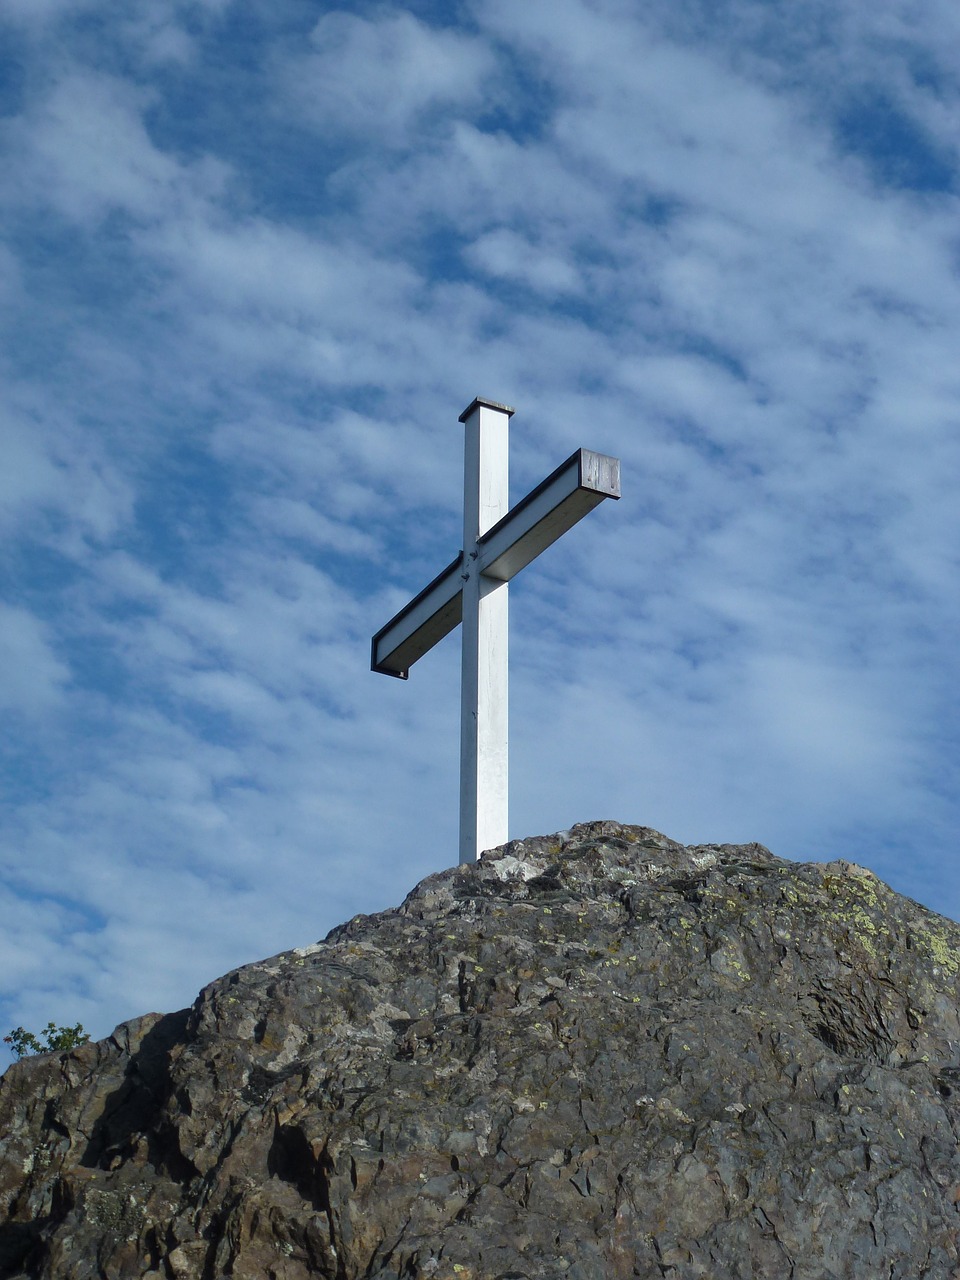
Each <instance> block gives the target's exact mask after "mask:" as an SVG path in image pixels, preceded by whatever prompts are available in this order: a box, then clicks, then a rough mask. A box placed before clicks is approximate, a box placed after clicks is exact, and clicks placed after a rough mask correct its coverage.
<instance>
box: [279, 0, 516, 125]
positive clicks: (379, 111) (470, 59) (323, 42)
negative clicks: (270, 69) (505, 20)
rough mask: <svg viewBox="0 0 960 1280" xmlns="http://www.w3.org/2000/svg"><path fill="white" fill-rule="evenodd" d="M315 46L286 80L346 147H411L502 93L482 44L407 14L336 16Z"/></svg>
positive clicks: (315, 36) (316, 34)
mask: <svg viewBox="0 0 960 1280" xmlns="http://www.w3.org/2000/svg"><path fill="white" fill-rule="evenodd" d="M310 43H311V45H312V46H313V52H311V53H310V54H306V55H300V56H298V57H296V58H293V59H291V60H290V61H289V62H285V63H284V64H282V75H283V78H284V80H285V82H286V83H287V85H288V92H289V93H290V96H291V99H292V101H293V102H294V103H296V105H297V107H298V108H300V109H302V110H305V111H306V112H307V114H308V116H309V117H310V118H311V119H312V121H313V122H314V124H315V125H317V126H318V127H321V128H323V129H325V130H333V131H335V132H336V136H337V138H338V140H340V141H341V142H342V140H344V139H347V138H350V137H352V136H356V135H361V136H364V135H366V136H372V137H374V138H376V139H377V141H378V142H382V141H389V142H393V143H394V144H395V145H396V144H401V145H409V144H410V142H411V141H413V139H411V137H410V134H411V131H412V130H414V129H416V128H417V127H418V126H420V125H421V123H422V122H423V119H424V117H425V116H427V115H428V114H430V115H435V114H437V113H439V112H440V111H441V110H442V111H444V112H446V111H449V110H451V109H454V108H456V107H464V106H473V105H475V104H476V103H477V102H478V101H480V100H481V99H482V96H483V95H487V96H493V95H494V94H495V93H496V68H495V65H494V63H493V59H492V57H491V55H490V53H489V52H488V51H487V50H486V49H485V48H484V47H483V45H482V44H480V43H479V42H478V41H477V40H475V39H472V38H471V37H469V36H466V35H464V34H462V33H461V32H459V31H454V30H452V29H448V30H442V29H437V28H435V27H431V26H428V25H427V24H426V23H424V22H421V21H420V20H419V19H418V18H416V17H415V16H414V15H413V14H411V13H409V12H407V11H406V10H404V9H397V8H394V9H392V10H391V9H389V8H388V9H384V10H382V11H381V12H380V14H379V15H378V16H377V17H375V18H373V19H367V18H362V17H360V16H358V15H356V14H352V13H349V12H346V11H344V10H334V11H333V12H331V13H327V14H325V15H324V16H323V17H322V18H321V19H320V21H319V22H318V23H317V25H316V26H315V27H314V29H313V31H312V33H311V36H310Z"/></svg>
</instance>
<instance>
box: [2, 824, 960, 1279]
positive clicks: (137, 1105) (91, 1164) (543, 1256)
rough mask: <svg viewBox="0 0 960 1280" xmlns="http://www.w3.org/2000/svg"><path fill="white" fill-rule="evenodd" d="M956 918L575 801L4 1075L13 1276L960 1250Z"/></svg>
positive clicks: (630, 1273)
mask: <svg viewBox="0 0 960 1280" xmlns="http://www.w3.org/2000/svg"><path fill="white" fill-rule="evenodd" d="M958 944H960V927H958V926H957V925H955V924H953V923H951V922H950V921H947V920H945V919H943V918H942V917H939V916H937V915H935V914H933V913H931V912H929V911H926V910H925V909H923V908H922V907H920V906H918V905H917V904H916V903H913V902H911V901H909V900H907V899H905V898H903V897H900V896H898V895H897V894H895V893H893V892H892V891H891V890H890V889H889V888H887V887H886V886H885V885H883V884H882V883H881V882H880V881H878V880H877V879H876V878H875V877H874V876H873V875H872V874H871V873H870V872H868V871H865V870H863V869H862V868H860V867H856V866H853V865H851V864H849V863H846V862H831V863H827V864H825V865H821V864H797V863H789V862H783V861H781V860H779V859H777V858H775V857H773V856H772V855H771V854H770V853H769V852H768V851H767V850H766V849H764V848H762V847H761V846H759V845H747V846H731V845H707V846H701V847H697V848H684V847H683V846H681V845H678V844H676V843H674V842H673V841H671V840H668V839H667V838H666V837H664V836H662V835H659V834H658V833H656V832H654V831H651V830H649V829H646V828H643V827H626V826H621V825H619V824H617V823H610V822H603V823H591V824H588V825H584V826H580V827H577V828H575V829H574V830H573V831H571V832H564V833H561V834H560V835H557V836H552V837H546V838H542V839H534V840H527V841H523V842H514V843H513V844H510V845H507V846H505V847H504V848H501V849H497V850H493V851H491V852H490V853H488V854H486V855H485V856H484V858H483V859H482V860H481V861H480V862H479V863H478V864H476V865H472V866H467V867H457V868H454V869H452V870H450V871H445V872H443V873H441V874H439V875H435V876H431V877H430V878H429V879H427V880H425V881H424V882H423V883H422V884H420V885H418V886H417V888H416V889H415V890H414V891H413V892H412V893H411V894H410V896H409V897H408V898H407V900H406V901H405V902H404V903H403V905H402V906H401V907H400V908H399V909H397V910H394V911H387V912H384V913H383V914H381V915H378V916H372V917H367V916H359V917H357V918H355V919H353V920H351V921H350V922H349V923H347V924H345V925H343V926H342V927H340V928H338V929H335V930H334V931H333V932H332V933H331V934H330V935H329V936H328V937H327V938H326V939H325V940H324V941H323V942H321V943H318V944H317V945H316V946H311V947H306V948H301V949H298V950H295V951H290V952H287V953H285V954H283V955H280V956H277V957H275V958H273V959H271V960H266V961H263V962H262V963H259V964H253V965H249V966H247V967H245V968H243V969H239V970H237V971H236V972H234V973H231V974H228V975H227V976H226V977H224V978H221V979H219V980H218V981H217V982H214V983H212V984H211V985H210V986H209V987H207V988H206V989H205V990H204V991H203V992H201V994H200V996H199V998H198V999H197V1002H196V1003H195V1005H194V1006H193V1008H192V1009H190V1010H188V1011H185V1012H183V1013H178V1014H172V1015H169V1016H166V1017H160V1016H157V1015H152V1016H150V1017H147V1018H142V1019H140V1020H138V1021H136V1022H133V1023H129V1024H127V1025H125V1026H122V1027H120V1028H118V1029H117V1031H116V1032H114V1034H113V1036H111V1037H110V1038H109V1039H108V1040H105V1041H102V1042H101V1043H99V1044H89V1045H85V1046H83V1047H82V1048H79V1049H76V1050H73V1051H72V1052H69V1053H63V1054H49V1055H46V1056H44V1057H41V1058H34V1059H26V1060H24V1061H23V1062H21V1063H18V1064H17V1065H15V1066H13V1067H11V1068H10V1069H9V1070H8V1072H7V1073H6V1075H5V1076H4V1078H3V1081H2V1084H0V1126H2V1133H3V1135H4V1141H3V1158H2V1165H0V1211H2V1215H3V1225H2V1226H0V1276H3V1277H34V1278H41V1277H42V1278H44V1280H46V1278H49V1280H54V1278H55V1280H92V1278H93V1277H109V1278H110V1280H113V1278H114V1277H117V1278H120V1277H138V1278H139V1277H144V1278H146V1277H150V1278H151V1280H157V1278H159V1277H164V1280H221V1278H223V1277H232V1278H233V1280H306V1278H307V1277H327V1278H329V1280H354V1278H359V1277H370V1278H371V1280H372V1278H376V1280H401V1278H406V1277H409V1278H411V1280H413V1278H420V1277H423V1278H424V1280H426V1278H431V1280H522V1278H524V1277H528V1278H530V1280H533V1278H534V1277H567V1278H568V1280H602V1278H606V1277H641V1278H642V1280H661V1278H662V1277H673V1280H699V1278H701V1277H702V1278H703V1280H708V1278H709V1280H735V1278H736V1280H741V1278H742V1280H756V1278H759V1277H771V1278H774V1277H775V1278H776V1280H787V1278H788V1277H790V1278H792V1280H825V1278H826V1277H851V1278H852V1277H857V1280H874V1278H875V1280H880V1278H881V1277H882V1278H883V1280H920V1278H921V1277H923V1278H926V1280H948V1278H949V1280H952V1278H954V1277H956V1276H958V1275H960V1261H958V1230H960V1208H958V1204H960V1152H958V1126H960V1021H958V989H957V978H958V968H960V952H958Z"/></svg>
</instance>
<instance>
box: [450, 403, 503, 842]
mask: <svg viewBox="0 0 960 1280" xmlns="http://www.w3.org/2000/svg"><path fill="white" fill-rule="evenodd" d="M512 414H513V410H512V409H509V408H507V406H506V405H498V404H494V403H493V402H492V401H484V400H480V399H477V400H474V402H473V403H472V404H471V405H470V406H469V408H468V409H466V410H465V411H464V412H463V413H462V414H461V415H460V421H461V422H462V423H463V425H464V431H465V440H464V454H463V568H462V571H461V575H460V576H461V579H462V581H463V588H462V598H463V625H462V629H461V630H462V636H461V639H462V655H463V656H462V663H461V668H460V671H461V676H460V861H461V862H473V861H474V860H475V859H476V858H479V856H480V854H481V852H482V851H483V850H484V849H492V848H494V847H495V846H496V845H498V844H503V843H505V841H506V839H507V778H508V767H509V760H508V751H509V748H508V727H507V725H508V694H507V688H508V685H507V647H508V642H509V641H508V637H509V627H508V600H507V583H506V582H501V581H499V580H498V579H496V578H489V577H486V576H485V575H484V574H482V573H481V572H480V539H481V538H482V537H483V535H484V534H485V533H486V532H487V531H488V530H489V529H492V528H493V526H494V525H495V524H498V523H499V521H501V520H502V519H503V517H504V516H505V515H506V514H507V509H508V506H509V441H508V427H509V423H510V418H511V415H512Z"/></svg>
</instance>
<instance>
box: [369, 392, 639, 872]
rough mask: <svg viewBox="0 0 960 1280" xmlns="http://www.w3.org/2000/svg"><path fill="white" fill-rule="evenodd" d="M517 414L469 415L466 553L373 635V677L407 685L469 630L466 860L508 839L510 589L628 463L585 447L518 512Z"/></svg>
mask: <svg viewBox="0 0 960 1280" xmlns="http://www.w3.org/2000/svg"><path fill="white" fill-rule="evenodd" d="M513 413H514V410H513V409H511V408H509V407H508V406H507V405H505V404H497V403H496V401H494V400H484V399H481V398H480V397H477V399H476V400H474V401H473V403H472V404H471V405H470V406H469V407H468V408H466V409H465V410H464V411H463V413H462V414H461V415H460V419H459V421H460V422H462V423H463V425H464V429H465V441H464V461H463V548H464V549H463V550H462V551H461V552H460V554H459V555H458V556H457V558H456V560H454V561H453V563H452V564H449V565H447V567H446V569H444V571H443V572H442V573H441V574H440V575H439V576H438V577H436V578H434V580H433V582H431V583H430V584H429V585H428V586H426V587H424V589H423V590H422V591H421V592H420V594H419V595H418V596H414V598H413V599H412V600H411V601H410V603H409V604H408V605H405V606H404V608H402V609H401V610H400V612H399V613H398V614H396V615H395V616H394V617H393V618H391V619H390V621H389V622H388V623H387V625H386V626H385V627H383V628H382V630H380V631H378V632H377V634H376V635H375V636H374V637H373V646H372V658H371V664H370V665H371V667H372V668H373V670H374V671H379V672H382V673H383V674H384V675H388V676H398V677H399V678H400V679H402V680H406V678H407V676H408V675H409V672H410V668H411V667H412V666H413V664H414V663H415V662H416V661H417V659H418V658H422V657H423V655H424V654H425V653H427V652H428V651H429V650H430V649H432V648H433V646H434V645H435V644H436V643H437V642H438V641H439V640H442V639H443V637H444V636H445V635H448V634H449V633H450V632H451V631H452V630H453V629H454V627H455V626H457V624H458V623H461V622H462V624H463V629H462V643H463V649H462V657H461V667H460V861H461V862H473V861H474V860H475V859H477V858H479V857H480V854H481V853H482V852H483V850H484V849H492V848H494V847H495V846H497V845H500V844H504V843H505V842H506V840H507V583H508V582H509V581H510V579H511V578H513V577H514V576H515V575H516V574H518V573H519V572H520V570H521V569H523V568H524V567H525V566H526V565H528V564H529V563H530V561H531V560H534V559H535V558H536V557H537V556H538V555H539V554H540V552H541V551H544V550H545V549H546V548H547V547H549V546H550V544H551V543H552V542H555V541H556V540H557V538H559V537H560V535H561V534H563V533H566V531H567V530H568V529H570V528H571V527H572V526H573V525H575V524H576V523H577V521H578V520H580V519H581V518H582V517H583V516H585V515H586V514H587V512H588V511H592V510H593V508H594V507H595V506H597V505H598V504H599V503H600V502H602V501H603V499H604V498H619V497H620V460H619V459H618V458H609V457H607V456H606V454H602V453H591V452H590V450H588V449H578V450H577V451H576V453H573V454H571V455H570V457H569V458H568V459H567V460H566V462H564V463H563V464H562V465H561V466H559V467H557V469H556V471H554V472H553V474H552V475H549V476H547V478H546V480H544V481H543V482H542V483H541V484H538V485H537V487H536V488H535V489H532V490H531V491H530V492H529V493H528V494H527V496H526V497H525V498H521V500H520V501H519V502H518V503H517V504H516V506H515V507H513V508H512V509H511V510H509V511H508V510H507V502H508V493H507V488H508V456H509V450H508V443H507V430H508V426H509V423H510V419H511V417H512V416H513Z"/></svg>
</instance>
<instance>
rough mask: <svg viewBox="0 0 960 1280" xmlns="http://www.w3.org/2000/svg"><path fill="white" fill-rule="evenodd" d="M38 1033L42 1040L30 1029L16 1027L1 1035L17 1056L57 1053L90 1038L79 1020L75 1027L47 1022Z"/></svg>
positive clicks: (73, 1047) (72, 1047)
mask: <svg viewBox="0 0 960 1280" xmlns="http://www.w3.org/2000/svg"><path fill="white" fill-rule="evenodd" d="M40 1035H41V1037H42V1040H41V1039H38V1038H37V1037H36V1036H35V1035H34V1034H33V1032H32V1031H24V1029H23V1027H17V1028H16V1030H15V1031H11V1032H10V1034H9V1035H8V1036H4V1037H3V1043H4V1044H8V1045H10V1047H11V1048H12V1049H13V1052H14V1053H15V1054H16V1055H17V1057H18V1058H23V1057H25V1056H26V1055H27V1054H28V1053H58V1052H62V1051H63V1050H64V1049H75V1048H76V1047H77V1045H78V1044H86V1043H87V1041H88V1040H89V1039H90V1037H89V1036H88V1035H87V1033H86V1032H85V1031H84V1029H83V1026H82V1025H81V1024H80V1023H79V1022H78V1023H77V1025H76V1026H75V1027H58V1026H57V1025H56V1023H55V1022H48V1023H47V1025H46V1027H45V1028H44V1029H43V1031H41V1032H40Z"/></svg>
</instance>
